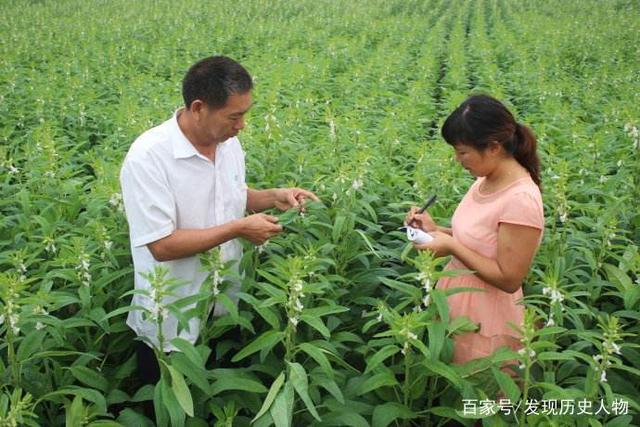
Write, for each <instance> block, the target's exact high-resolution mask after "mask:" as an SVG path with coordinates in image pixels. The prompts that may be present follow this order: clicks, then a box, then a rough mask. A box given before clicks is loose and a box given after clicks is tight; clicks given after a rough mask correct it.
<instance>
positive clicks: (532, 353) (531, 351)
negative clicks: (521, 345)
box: [529, 350, 536, 359]
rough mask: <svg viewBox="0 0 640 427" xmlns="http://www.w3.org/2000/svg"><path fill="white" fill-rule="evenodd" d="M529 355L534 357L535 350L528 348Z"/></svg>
mask: <svg viewBox="0 0 640 427" xmlns="http://www.w3.org/2000/svg"><path fill="white" fill-rule="evenodd" d="M529 357H530V358H532V359H533V358H534V357H536V352H535V351H534V350H529Z"/></svg>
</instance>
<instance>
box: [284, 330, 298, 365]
mask: <svg viewBox="0 0 640 427" xmlns="http://www.w3.org/2000/svg"><path fill="white" fill-rule="evenodd" d="M294 334H295V326H294V325H293V324H292V323H291V322H287V329H286V331H285V335H284V348H285V355H284V361H285V365H286V366H289V363H291V362H293V359H294V348H293V347H294V346H295V341H294Z"/></svg>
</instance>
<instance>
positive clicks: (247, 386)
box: [211, 378, 267, 396]
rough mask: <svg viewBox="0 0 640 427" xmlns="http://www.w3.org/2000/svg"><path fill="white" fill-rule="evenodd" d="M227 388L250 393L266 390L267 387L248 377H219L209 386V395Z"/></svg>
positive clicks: (264, 391)
mask: <svg viewBox="0 0 640 427" xmlns="http://www.w3.org/2000/svg"><path fill="white" fill-rule="evenodd" d="M228 390H242V391H248V392H251V393H266V392H267V388H266V387H265V386H264V385H262V383H260V382H258V381H254V380H250V379H248V378H219V379H218V380H216V382H215V383H213V385H212V386H211V396H215V395H216V394H219V393H222V392H223V391H228Z"/></svg>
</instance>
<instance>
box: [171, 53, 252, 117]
mask: <svg viewBox="0 0 640 427" xmlns="http://www.w3.org/2000/svg"><path fill="white" fill-rule="evenodd" d="M252 88H253V82H252V81H251V76H250V75H249V72H247V70H246V69H245V68H244V67H243V66H242V65H240V64H239V63H238V62H236V61H234V60H233V59H231V58H228V57H226V56H210V57H208V58H204V59H201V60H200V61H198V62H196V63H195V64H193V65H192V66H191V68H189V71H187V74H186V75H185V76H184V80H182V97H183V99H184V104H185V106H186V107H187V108H189V107H190V106H191V103H192V102H193V101H195V100H196V99H199V100H201V101H203V102H204V103H205V104H207V106H209V107H211V108H221V107H222V106H224V104H225V103H226V102H227V98H229V96H230V95H234V94H245V93H247V92H249V91H250V90H251V89H252Z"/></svg>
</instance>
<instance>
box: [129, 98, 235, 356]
mask: <svg viewBox="0 0 640 427" xmlns="http://www.w3.org/2000/svg"><path fill="white" fill-rule="evenodd" d="M178 114H179V111H177V112H176V113H175V114H174V115H173V117H172V118H171V119H169V120H167V121H166V122H164V123H162V124H161V125H159V126H157V127H155V128H152V129H149V130H148V131H146V132H145V133H143V134H142V135H140V136H139V137H138V138H137V139H136V140H135V141H134V143H133V144H132V145H131V147H130V149H129V152H128V153H127V156H126V157H125V160H124V164H123V166H122V170H121V172H120V184H121V187H122V196H123V200H124V206H125V212H126V215H127V221H128V222H129V236H130V239H131V255H132V257H133V264H134V269H135V288H136V289H143V290H149V289H150V284H149V282H148V281H147V280H146V279H145V278H144V277H143V276H142V275H141V273H147V272H149V273H150V272H152V271H153V270H154V268H155V266H157V265H163V266H164V267H166V268H167V269H168V270H169V272H170V276H171V277H173V278H175V279H177V280H180V281H182V282H184V285H182V286H180V287H179V290H178V291H177V292H176V293H177V295H178V297H184V296H188V295H194V294H197V293H198V292H199V291H200V286H201V284H202V282H203V281H204V279H205V278H206V277H207V275H208V274H209V273H208V272H203V271H200V261H199V259H198V257H197V256H192V257H188V258H182V259H178V260H173V261H165V262H160V261H156V260H155V258H153V256H152V255H151V252H150V251H149V249H148V248H147V244H149V243H152V242H155V241H156V240H159V239H161V238H163V237H167V236H169V235H170V234H172V233H173V232H174V231H175V230H176V229H201V228H207V227H212V226H216V225H222V224H225V223H228V222H230V221H232V220H235V219H239V218H242V217H243V216H244V214H245V210H246V205H247V185H246V183H245V164H244V152H243V151H242V147H241V145H240V141H239V140H238V139H237V138H236V137H233V138H230V139H228V140H227V141H225V142H223V143H220V144H218V146H217V148H216V154H215V163H214V162H213V161H211V160H210V159H208V158H207V157H205V156H203V155H201V154H200V153H198V151H197V150H196V149H195V147H194V146H193V145H192V144H191V143H190V142H189V140H188V139H187V138H186V136H185V135H184V134H183V133H182V130H181V129H180V127H179V126H178V120H177V117H178ZM221 255H222V261H223V262H227V261H229V260H240V258H241V256H242V245H241V243H240V242H239V241H238V240H231V241H228V242H226V243H224V244H222V245H221ZM235 268H236V271H237V264H236V265H235ZM238 288H239V283H237V282H236V283H234V285H233V286H232V289H231V290H229V291H228V294H229V296H230V297H231V298H232V300H234V301H237V296H236V294H237V292H238ZM170 301H171V300H169V301H167V302H170ZM131 304H132V305H138V306H143V307H146V308H148V309H152V306H153V303H152V300H151V299H150V298H149V297H146V296H144V295H139V294H136V295H134V297H133V299H132V302H131ZM223 312H224V308H223V307H221V306H220V307H218V306H217V307H216V308H215V312H214V314H216V315H220V314H223ZM150 320H151V319H149V320H144V319H143V317H142V312H141V311H140V310H134V311H131V312H129V316H128V318H127V324H128V325H129V326H130V327H131V328H132V329H133V330H134V331H135V332H136V334H137V335H138V336H142V337H146V338H147V339H148V340H149V341H150V342H152V343H153V344H154V345H155V346H156V347H157V346H158V345H159V343H158V330H157V326H156V323H155V322H152V321H150ZM199 328H200V324H199V319H196V318H194V319H191V321H190V322H189V328H188V329H183V330H182V331H181V332H180V334H178V333H177V331H178V321H177V319H176V318H175V316H173V315H171V314H169V315H168V317H167V318H165V320H164V323H163V327H162V329H163V337H164V340H165V348H164V350H165V351H170V350H175V348H174V347H173V346H171V345H170V344H169V341H170V340H171V339H173V338H175V337H176V336H180V337H182V338H185V339H187V340H189V341H191V342H195V340H196V339H197V338H198V331H199Z"/></svg>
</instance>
